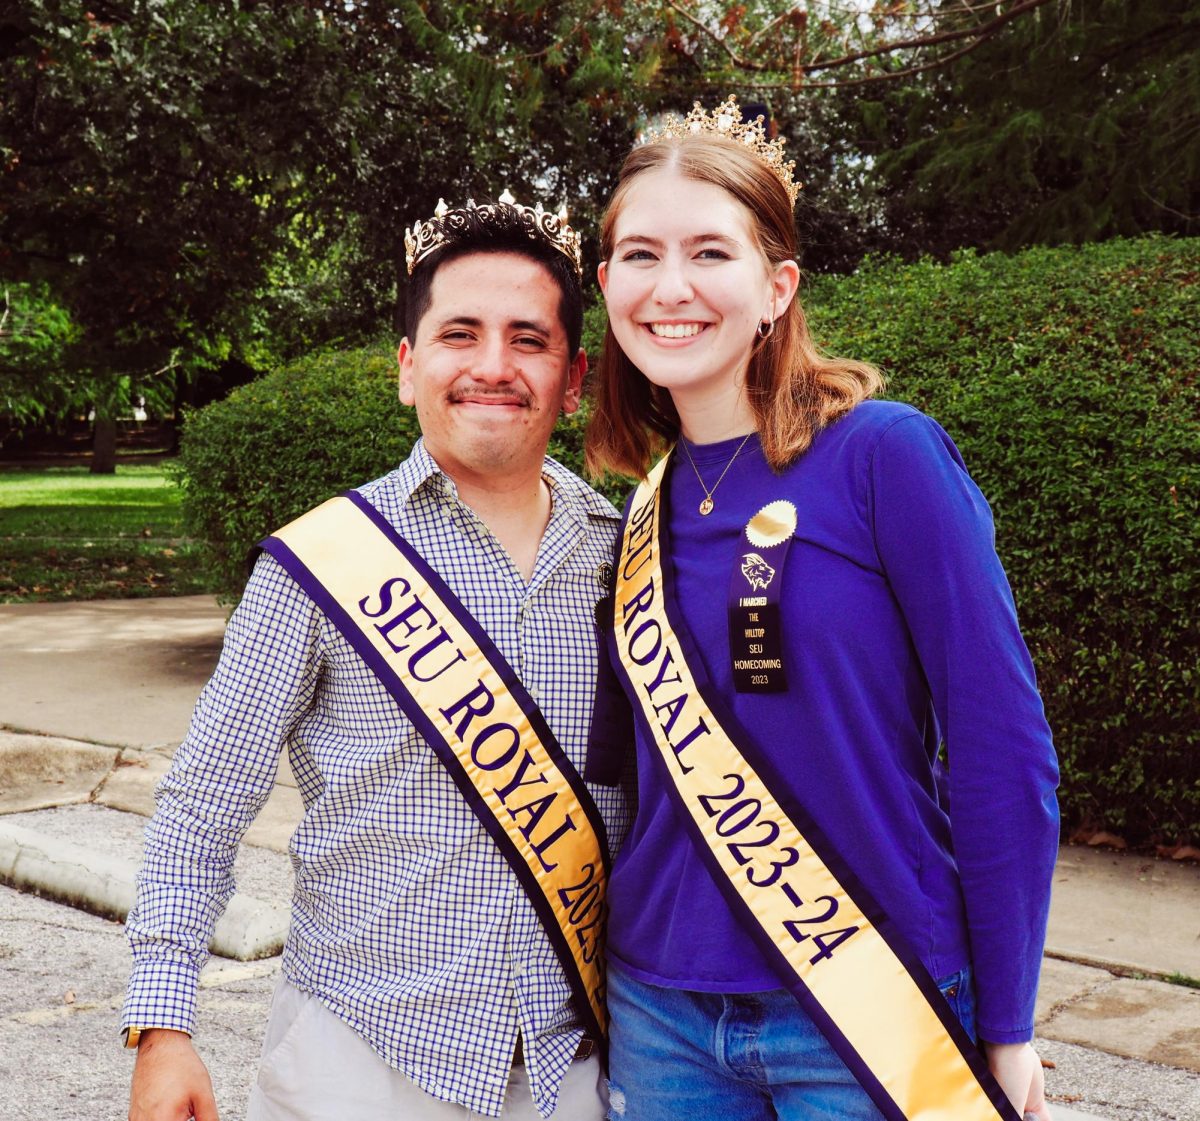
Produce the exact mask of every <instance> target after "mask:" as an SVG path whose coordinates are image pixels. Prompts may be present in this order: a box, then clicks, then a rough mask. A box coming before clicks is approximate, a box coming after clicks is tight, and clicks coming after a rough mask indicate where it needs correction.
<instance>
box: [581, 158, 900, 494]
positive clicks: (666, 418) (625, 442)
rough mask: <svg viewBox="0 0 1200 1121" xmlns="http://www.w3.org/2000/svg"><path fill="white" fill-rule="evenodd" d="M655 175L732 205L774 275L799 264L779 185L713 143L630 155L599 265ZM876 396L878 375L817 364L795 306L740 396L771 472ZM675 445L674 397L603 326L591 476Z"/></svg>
mask: <svg viewBox="0 0 1200 1121" xmlns="http://www.w3.org/2000/svg"><path fill="white" fill-rule="evenodd" d="M657 168H671V169H674V170H675V171H678V172H679V173H680V174H681V175H683V176H685V177H686V178H688V179H694V180H696V181H697V182H700V183H711V184H713V185H714V186H717V187H720V188H722V189H723V190H725V191H727V192H728V193H729V194H730V195H732V196H733V198H735V199H737V201H738V202H740V203H741V204H742V205H743V206H744V207H745V208H746V210H747V211H748V212H749V214H750V227H751V230H752V231H753V233H754V236H755V238H756V239H757V241H758V245H759V248H760V249H761V250H762V252H763V255H764V256H765V257H766V259H767V261H768V262H769V264H770V266H771V268H772V269H773V268H775V267H776V266H777V265H779V264H780V263H782V262H783V261H786V260H789V259H793V258H795V256H796V251H797V246H796V227H795V223H794V221H793V217H792V203H791V200H790V199H789V198H788V195H787V191H785V190H784V188H783V184H782V183H780V181H779V180H778V179H777V178H776V177H775V174H774V172H772V171H771V169H770V168H769V167H767V165H766V164H765V163H763V162H762V161H761V160H760V159H758V157H757V156H755V155H754V154H753V153H752V152H751V151H749V150H747V148H746V146H745V145H744V144H740V143H738V142H737V141H734V140H728V139H724V138H722V137H718V136H714V135H711V134H709V135H697V136H691V135H689V136H684V137H669V138H664V139H662V140H656V141H654V142H652V143H650V144H644V145H642V146H641V147H638V148H634V149H633V151H632V152H630V153H629V155H628V157H627V158H626V160H625V163H624V164H623V165H622V167H621V175H620V179H619V180H618V183H617V189H616V191H615V192H614V193H613V197H612V198H611V199H610V200H609V204H608V209H607V210H606V211H605V213H604V220H603V223H602V224H601V228H600V250H601V254H602V256H603V258H604V260H606V261H609V260H611V259H612V254H613V232H614V230H615V228H616V224H617V219H618V217H619V216H620V214H621V208H622V206H623V205H624V203H625V199H626V197H627V196H628V194H629V191H630V188H631V187H632V185H633V183H634V182H635V181H636V180H637V177H638V176H639V175H641V174H642V173H643V172H647V171H652V170H655V169H657ZM882 387H883V376H882V375H881V374H880V372H879V371H878V370H877V369H876V368H875V367H874V366H871V365H868V364H867V363H865V362H855V361H852V360H850V359H843V358H830V357H827V356H826V355H823V354H821V353H820V351H818V350H817V347H816V344H815V343H814V342H813V340H812V336H811V335H810V334H809V330H808V322H807V320H806V319H805V317H804V309H803V308H802V307H801V306H800V301H799V300H798V299H794V300H793V301H792V303H791V305H790V306H789V307H788V309H787V311H786V312H784V313H783V314H782V315H780V316H779V318H778V319H777V320H776V321H775V329H774V331H773V332H772V333H771V335H770V336H769V337H768V338H766V339H761V340H756V341H755V344H754V349H753V352H752V354H751V357H750V366H749V369H748V370H747V372H746V393H747V397H748V400H749V403H750V406H751V408H752V410H753V412H754V418H755V424H756V426H757V428H758V433H759V439H760V441H761V442H762V447H763V452H764V454H765V455H766V458H767V462H768V463H769V464H770V465H771V467H772V468H774V469H775V470H776V471H779V470H781V469H783V468H784V467H786V466H787V465H788V464H790V463H792V462H794V461H795V460H796V459H797V458H798V457H799V456H800V455H801V454H803V452H804V451H805V450H806V449H807V448H808V446H809V444H811V443H812V439H813V436H814V435H815V434H816V432H817V430H818V429H820V428H821V427H822V426H823V425H825V424H828V423H829V422H830V421H832V420H835V419H837V418H838V417H839V416H842V415H844V414H845V413H847V412H849V411H850V410H851V409H852V408H854V406H855V405H857V404H858V403H859V402H860V401H863V400H865V399H866V398H868V397H870V396H871V395H872V394H874V393H877V392H878V391H879V390H880V389H881V388H882ZM678 436H679V414H678V413H677V412H676V411H675V406H674V404H673V403H672V401H671V395H670V394H669V393H668V392H667V391H666V390H665V389H662V388H660V387H659V386H656V385H654V384H653V383H652V382H651V381H650V380H649V379H647V378H646V377H645V376H644V375H643V374H642V372H641V371H640V370H639V369H638V368H637V367H636V366H635V365H634V364H633V363H632V362H631V361H630V360H629V359H628V358H627V357H626V356H625V352H624V351H623V350H622V349H621V346H620V344H619V343H618V342H617V340H616V337H615V336H614V335H613V332H612V327H611V325H610V326H607V327H606V328H605V332H604V346H603V348H602V349H601V352H600V359H599V362H598V363H597V371H596V408H595V411H594V412H593V414H592V419H591V421H590V423H589V424H588V430H587V437H586V444H585V451H586V463H587V468H588V470H589V471H590V472H592V473H593V474H596V475H598V474H601V473H603V472H604V471H605V470H609V471H615V472H617V473H618V474H622V475H633V476H638V477H640V476H642V475H644V474H645V473H646V471H647V470H649V468H650V465H651V464H652V463H653V461H654V459H655V457H656V456H657V455H658V454H659V453H660V452H662V451H664V450H665V449H666V447H668V446H669V445H670V444H671V443H673V442H674V441H675V440H676V439H677V438H678Z"/></svg>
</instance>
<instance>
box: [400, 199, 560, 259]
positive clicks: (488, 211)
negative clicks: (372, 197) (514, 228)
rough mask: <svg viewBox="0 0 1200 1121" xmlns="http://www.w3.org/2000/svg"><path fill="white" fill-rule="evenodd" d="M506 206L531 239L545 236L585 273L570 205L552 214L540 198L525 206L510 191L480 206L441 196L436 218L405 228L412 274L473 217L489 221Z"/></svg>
mask: <svg viewBox="0 0 1200 1121" xmlns="http://www.w3.org/2000/svg"><path fill="white" fill-rule="evenodd" d="M502 207H503V208H504V209H505V210H506V211H510V212H511V213H512V214H513V215H515V216H516V217H517V219H518V221H519V222H520V225H521V227H522V228H523V229H524V231H525V233H526V234H528V235H529V237H530V238H531V239H537V238H541V239H542V240H543V241H545V242H547V243H548V244H550V245H552V246H553V247H554V248H555V249H557V250H558V251H559V252H560V253H561V254H563V256H565V257H566V258H567V259H568V260H569V261H570V262H571V264H573V265H574V266H575V274H576V275H577V276H580V277H582V276H583V256H582V253H581V250H580V244H581V241H582V239H581V237H580V235H579V234H578V233H577V232H576V231H575V230H573V229H571V227H570V226H568V225H567V208H566V207H565V206H564V207H563V208H562V209H561V210H560V211H559V212H558V213H557V214H551V213H550V212H549V211H548V210H543V209H542V204H541V203H540V202H539V203H538V204H537V205H536V206H522V205H521V204H520V203H519V202H517V200H516V199H515V198H513V197H512V195H511V194H509V192H508V191H505V192H504V194H502V195H501V196H500V197H499V199H497V200H496V201H495V202H494V203H492V202H485V203H484V204H483V205H482V206H476V205H475V200H474V199H467V205H466V206H459V207H456V208H454V209H453V210H451V209H450V207H448V206H447V205H446V200H445V199H438V204H437V208H436V209H435V210H434V212H433V217H432V218H430V219H429V220H428V221H427V222H417V223H415V224H414V225H413V227H412V228H411V229H407V230H405V231H404V256H405V260H406V261H407V263H408V275H409V276H412V271H413V269H415V268H416V267H417V265H419V264H420V263H421V262H422V261H423V260H425V258H426V257H428V256H429V254H430V253H432V252H434V250H436V249H440V248H441V247H442V246H443V245H450V244H453V243H454V242H455V241H457V240H458V238H457V237H456V236H455V235H456V234H458V233H461V232H463V231H465V230H466V229H467V226H468V223H469V222H470V221H471V218H472V217H474V218H476V219H478V220H481V221H483V222H484V223H487V222H489V221H491V220H492V219H493V218H495V217H496V216H497V215H498V214H499V213H500V210H501V208H502Z"/></svg>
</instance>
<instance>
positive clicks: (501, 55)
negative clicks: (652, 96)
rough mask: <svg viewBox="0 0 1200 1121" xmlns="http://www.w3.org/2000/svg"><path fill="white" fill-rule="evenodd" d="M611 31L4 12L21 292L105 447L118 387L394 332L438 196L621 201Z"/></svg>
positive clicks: (12, 275) (247, 9) (374, 14)
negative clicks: (79, 387)
mask: <svg viewBox="0 0 1200 1121" xmlns="http://www.w3.org/2000/svg"><path fill="white" fill-rule="evenodd" d="M608 12H609V8H608V5H607V4H597V3H588V2H576V3H568V4H562V5H553V6H543V5H538V4H533V3H528V2H526V3H513V4H510V5H507V6H505V7H504V8H497V7H495V6H492V5H485V4H438V3H425V4H417V3H384V2H375V0H363V2H361V3H356V4H353V5H347V4H345V3H341V2H339V0H304V2H294V0H259V2H257V3H250V2H247V3H243V4H237V5H235V4H227V3H221V2H217V0H207V2H206V0H200V2H196V0H124V2H118V0H97V2H95V3H92V2H90V0H30V2H29V3H27V4H25V5H24V6H23V7H22V8H21V9H20V10H18V11H15V12H14V11H12V10H8V11H6V13H5V14H4V15H3V16H2V17H0V57H3V59H4V78H3V86H2V87H0V137H2V138H3V139H2V140H0V245H3V247H4V248H3V249H2V250H0V278H5V277H6V278H9V279H14V280H22V281H37V282H40V283H45V284H46V285H48V286H49V290H50V291H52V292H53V294H54V297H55V299H56V300H57V301H58V302H59V303H60V304H61V305H62V306H63V307H64V308H65V309H66V310H67V311H68V313H69V315H70V317H71V318H72V320H73V321H74V322H75V323H76V324H77V325H78V328H79V335H78V338H77V340H76V342H75V344H74V345H73V346H72V348H70V351H69V353H68V354H67V356H66V358H65V366H66V367H67V368H69V370H70V371H71V376H73V377H75V376H79V375H81V374H82V373H83V372H87V373H89V374H90V375H93V377H92V379H91V382H92V385H93V386H94V388H95V393H96V410H97V417H98V423H97V436H98V438H99V437H100V436H102V435H103V433H104V432H105V431H108V432H111V431H112V428H111V416H112V412H113V409H114V407H115V404H116V402H115V399H114V397H115V387H116V386H118V385H119V384H120V383H119V379H120V377H122V376H125V375H129V374H134V375H137V376H140V377H151V376H153V375H154V374H155V372H156V371H157V372H160V373H161V372H164V371H166V372H170V371H176V370H184V371H186V370H188V369H189V368H195V367H196V366H202V365H205V364H209V365H211V364H212V363H214V362H216V361H218V360H220V359H221V358H223V357H228V356H230V355H233V354H235V353H240V354H243V355H244V354H247V353H256V354H258V355H260V356H274V355H276V354H278V353H284V354H286V352H287V351H289V350H291V349H292V348H294V347H301V346H306V345H312V344H313V343H314V342H318V343H319V342H321V341H323V340H325V339H328V338H329V337H331V336H333V337H338V336H345V335H347V334H351V335H352V334H354V333H355V332H364V331H367V330H370V329H374V330H378V325H379V318H380V316H381V314H382V313H383V312H384V310H385V308H386V307H387V306H388V305H390V304H391V302H392V300H393V299H394V292H395V290H396V287H397V282H398V281H400V283H402V278H403V271H402V269H403V265H402V261H403V256H402V239H403V228H404V225H405V224H407V223H410V222H412V221H413V220H414V218H416V217H418V216H423V215H426V214H428V213H429V212H430V211H431V210H432V208H433V206H434V204H435V203H436V200H437V198H438V196H439V195H441V194H447V195H450V196H457V195H462V194H479V195H483V194H498V193H499V192H500V190H501V189H503V187H504V186H505V185H510V186H511V187H512V189H513V190H514V191H516V192H518V193H520V192H525V193H526V194H537V195H538V196H539V197H547V196H549V197H551V198H557V199H560V200H566V201H574V200H575V199H578V198H583V197H587V196H586V194H581V193H580V192H587V191H588V189H589V186H594V185H595V184H597V183H599V184H603V183H604V182H605V181H606V180H605V175H606V174H609V172H608V171H607V169H609V168H611V167H612V164H613V160H612V159H611V158H609V157H610V154H611V153H610V150H609V149H612V148H624V147H625V146H626V145H627V143H628V139H629V135H630V133H629V125H628V123H627V122H626V121H625V119H623V118H622V116H621V115H620V114H619V113H616V114H611V115H609V117H608V119H607V123H605V122H603V121H602V122H600V123H597V121H596V118H595V114H594V113H593V107H594V106H595V105H596V104H598V103H599V102H602V101H604V100H605V99H606V98H615V97H616V94H617V91H618V90H619V89H620V88H621V82H620V75H621V72H622V69H621V68H622V66H623V65H624V63H623V54H622V52H623V48H624V44H623V41H622V40H621V39H620V38H619V33H618V28H617V25H616V23H615V22H614V21H613V20H611V19H610V18H608ZM593 17H594V18H593ZM597 168H599V169H604V170H600V171H597ZM568 184H570V185H571V187H570V189H568ZM334 308H336V309H337V314H333V309H334ZM297 313H298V314H300V315H301V317H302V318H303V320H304V322H302V323H300V324H299V325H295V321H294V319H293V318H292V317H294V316H295V315H296V314H297ZM316 320H324V322H314V321H316ZM285 323H286V324H287V330H280V327H281V325H283V324H285ZM272 335H277V336H278V337H277V338H270V337H269V336H272ZM106 418H107V419H108V420H109V423H107V424H106V423H105V420H106ZM98 447H99V444H98ZM96 467H97V468H100V469H105V468H109V469H110V463H106V462H105V461H104V460H102V459H99V458H98V459H97V462H96Z"/></svg>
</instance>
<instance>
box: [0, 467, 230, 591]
mask: <svg viewBox="0 0 1200 1121" xmlns="http://www.w3.org/2000/svg"><path fill="white" fill-rule="evenodd" d="M179 497H180V496H179V491H178V490H177V488H176V487H175V486H174V485H173V484H172V483H171V482H170V480H169V479H168V478H167V474H166V471H165V469H164V468H162V467H160V466H151V465H136V466H132V465H131V466H119V467H118V468H117V473H116V474H115V475H91V474H89V473H88V470H87V468H86V467H48V468H44V469H41V470H27V469H20V470H16V469H3V468H0V603H33V602H47V601H52V600H74V599H127V598H131V597H136V596H154V595H191V594H194V593H197V592H207V591H209V590H211V589H210V588H209V587H208V585H207V584H206V583H205V581H204V579H203V577H202V575H201V571H200V565H199V557H198V551H197V546H196V545H195V543H194V542H192V541H191V540H190V539H188V538H187V537H186V536H184V533H183V527H182V521H181V516H180V511H179Z"/></svg>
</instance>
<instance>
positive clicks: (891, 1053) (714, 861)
mask: <svg viewBox="0 0 1200 1121" xmlns="http://www.w3.org/2000/svg"><path fill="white" fill-rule="evenodd" d="M666 465H667V458H664V459H663V460H662V461H660V462H659V463H658V464H657V465H656V467H655V468H654V469H653V470H652V471H651V472H650V475H649V477H648V478H647V479H645V480H644V481H643V482H642V484H641V485H640V486H639V487H638V490H637V492H636V493H635V495H634V498H633V502H632V504H631V506H630V512H629V516H628V520H627V522H626V524H625V526H624V529H623V533H622V540H621V553H620V557H619V560H618V563H617V573H616V580H617V583H616V592H615V596H614V614H615V617H614V633H615V636H616V644H617V649H618V652H619V656H620V663H621V667H622V670H623V672H624V674H625V675H626V676H627V678H628V682H629V685H630V688H629V690H628V691H629V694H630V696H632V697H636V698H637V700H636V703H635V705H634V707H635V709H640V715H641V717H642V719H643V722H644V727H645V728H646V729H648V731H649V733H650V737H651V739H652V742H653V744H654V746H655V747H656V748H657V753H658V757H659V759H660V760H661V763H662V767H661V771H662V772H664V773H665V774H666V775H667V776H669V782H668V786H669V788H670V789H672V790H673V791H674V793H675V795H676V796H677V800H678V802H679V804H680V806H681V807H682V808H683V810H684V811H685V820H686V821H688V823H689V825H690V826H691V827H692V832H693V838H694V839H695V840H696V841H697V843H698V845H699V850H700V852H701V853H702V854H703V855H704V856H705V859H706V860H707V862H708V863H709V866H710V870H711V871H712V873H713V876H714V877H715V879H716V882H717V884H718V886H719V887H720V888H721V890H722V892H723V894H724V895H725V896H726V898H727V899H728V900H729V901H730V904H731V906H733V907H734V909H735V913H737V914H739V915H740V916H741V918H742V920H743V922H744V925H745V927H746V930H747V932H748V933H749V934H750V935H751V936H752V937H753V938H754V939H755V940H756V941H757V942H758V943H759V945H761V946H762V947H763V949H764V951H765V952H766V953H767V955H768V957H769V959H770V960H772V961H773V962H774V963H775V965H776V968H777V969H778V970H779V973H780V976H781V977H782V978H783V979H784V981H785V983H786V985H787V987H788V988H789V989H790V990H791V991H792V992H793V993H794V994H795V995H796V997H797V999H798V1000H799V1001H800V1002H801V1003H802V1004H803V1005H804V1007H805V1009H806V1010H807V1011H808V1012H809V1013H810V1014H811V1015H812V1016H813V1018H814V1020H816V1022H817V1023H818V1024H819V1025H820V1026H821V1028H822V1030H823V1031H824V1032H825V1034H826V1036H827V1037H828V1038H829V1040H830V1042H831V1044H833V1046H834V1047H835V1048H836V1049H837V1050H838V1053H839V1054H840V1055H841V1056H842V1058H843V1059H844V1060H845V1062H846V1064H847V1066H849V1067H850V1069H851V1070H852V1071H853V1072H854V1074H855V1076H856V1077H857V1078H858V1079H859V1081H860V1083H861V1084H862V1085H863V1088H864V1089H865V1090H866V1091H867V1092H868V1093H869V1094H870V1095H871V1097H872V1098H873V1100H874V1101H875V1103H876V1105H877V1106H878V1107H879V1109H880V1111H881V1112H882V1113H883V1114H884V1115H885V1116H886V1117H888V1118H891V1119H895V1121H902V1119H903V1121H996V1119H997V1118H1004V1119H1005V1121H1019V1119H1018V1116H1017V1114H1016V1113H1015V1111H1014V1110H1013V1109H1012V1106H1011V1105H1010V1104H1009V1102H1008V1100H1007V1098H1006V1097H1005V1095H1004V1093H1003V1091H1002V1090H1001V1089H1000V1087H999V1085H998V1084H997V1083H996V1082H995V1080H994V1079H993V1078H992V1076H991V1075H990V1073H989V1072H988V1070H987V1066H986V1063H985V1062H984V1060H983V1058H982V1056H981V1055H980V1054H979V1052H978V1050H977V1049H976V1048H975V1046H974V1045H973V1044H972V1043H971V1040H970V1038H969V1037H968V1036H967V1035H966V1033H965V1032H964V1031H963V1029H962V1027H961V1025H960V1024H959V1023H958V1021H957V1019H956V1018H955V1017H954V1014H953V1012H952V1011H951V1010H950V1008H949V1006H948V1005H947V1003H946V1001H945V1000H944V999H943V998H942V997H941V995H940V994H939V993H938V990H937V987H936V985H935V984H934V983H933V981H932V980H931V979H930V978H929V976H928V974H927V973H926V971H925V970H924V968H923V967H922V966H921V964H920V962H919V961H917V959H916V958H915V955H913V954H912V953H911V952H909V951H907V950H906V949H904V948H902V947H900V946H899V941H898V938H897V936H896V934H895V932H894V930H889V932H888V934H887V937H886V938H885V935H884V933H882V932H881V930H880V926H888V927H890V924H889V923H888V922H887V919H886V916H883V915H882V912H881V911H880V909H879V907H878V905H877V904H875V903H874V901H873V900H870V898H869V897H868V896H867V895H866V893H865V892H864V891H863V890H862V889H861V886H860V885H859V884H858V883H857V880H856V878H855V877H854V876H853V873H852V872H850V870H849V869H848V868H847V867H846V866H845V865H844V863H843V862H842V861H841V860H840V859H839V858H837V857H836V854H833V853H831V852H830V846H829V845H828V843H827V842H825V841H824V839H823V838H822V837H820V836H819V835H817V834H816V833H815V830H814V827H813V825H812V823H811V822H808V821H804V820H803V818H802V814H803V811H802V810H801V809H799V808H798V807H795V806H792V807H791V808H792V816H790V817H789V815H788V813H787V812H785V811H784V809H783V808H782V807H781V806H780V804H779V802H778V801H777V800H776V797H775V795H774V794H773V793H772V792H771V790H770V789H769V788H768V786H767V784H766V783H765V782H764V781H763V779H762V778H761V777H760V776H759V775H758V774H756V773H755V770H754V768H753V767H752V766H751V765H750V763H748V762H747V760H746V758H745V757H744V755H743V751H742V750H740V749H739V747H738V746H736V743H737V742H743V743H744V742H745V741H746V737H745V735H744V734H742V733H741V730H740V729H739V728H738V727H737V726H736V724H735V722H734V721H733V719H732V716H731V714H729V713H727V712H725V711H724V708H723V706H722V705H721V704H720V701H719V698H715V697H711V696H705V695H704V693H703V692H702V688H701V687H700V686H699V685H698V684H697V681H696V678H695V677H694V676H693V671H692V669H691V668H690V667H689V665H688V661H687V658H686V650H687V649H691V648H693V645H692V643H691V640H690V637H689V636H688V635H687V633H686V632H685V631H684V630H683V623H682V620H681V619H680V618H679V616H678V613H677V611H676V610H675V608H674V601H673V600H672V599H671V598H670V592H669V589H668V588H666V587H665V585H664V568H667V569H668V579H669V572H670V570H669V558H668V559H664V558H663V557H662V555H661V543H660V522H661V520H662V511H661V507H662V500H663V491H662V487H661V483H662V479H663V475H664V472H665V471H666ZM681 635H682V636H683V638H684V639H685V642H681ZM699 676H701V678H702V680H705V681H706V680H707V679H706V677H704V675H703V674H702V673H700V674H699ZM714 709H715V710H716V711H714ZM718 713H720V715H718ZM797 821H799V822H800V824H799V825H798V824H797ZM801 826H802V827H803V830H804V832H803V833H802V832H801ZM814 842H815V843H816V845H817V848H819V849H820V850H821V851H822V852H823V853H824V854H825V857H824V859H823V858H822V857H821V856H818V854H817V852H816V851H814V848H813V844H814ZM830 863H832V864H834V865H835V867H837V868H838V874H837V875H835V873H834V872H833V871H831V870H830V867H829V864H830ZM848 887H849V889H850V890H848ZM851 892H853V894H851ZM901 955H903V957H904V958H905V959H906V960H907V964H906V961H903V960H901Z"/></svg>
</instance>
